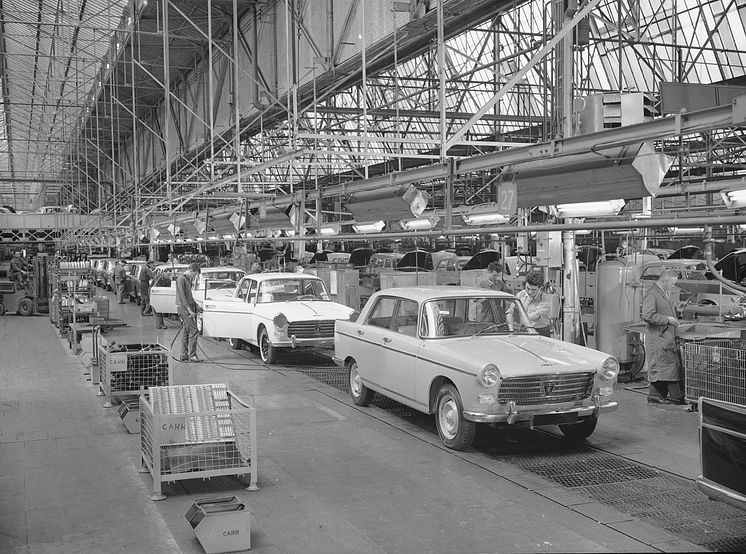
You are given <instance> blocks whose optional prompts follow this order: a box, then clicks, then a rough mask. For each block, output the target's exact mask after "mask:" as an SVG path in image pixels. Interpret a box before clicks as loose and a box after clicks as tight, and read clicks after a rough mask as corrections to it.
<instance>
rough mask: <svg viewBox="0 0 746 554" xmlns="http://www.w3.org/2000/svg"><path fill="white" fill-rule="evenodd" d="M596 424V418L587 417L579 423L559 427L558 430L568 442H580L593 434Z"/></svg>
mask: <svg viewBox="0 0 746 554" xmlns="http://www.w3.org/2000/svg"><path fill="white" fill-rule="evenodd" d="M596 423H598V418H597V417H589V418H588V419H586V420H584V421H581V422H580V423H566V424H563V425H560V426H559V428H560V431H562V434H563V435H565V437H567V438H568V439H569V440H573V441H582V440H583V439H587V438H588V437H590V436H591V435H592V434H593V431H595V430H596Z"/></svg>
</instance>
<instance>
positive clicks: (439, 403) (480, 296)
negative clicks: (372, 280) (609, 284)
mask: <svg viewBox="0 0 746 554" xmlns="http://www.w3.org/2000/svg"><path fill="white" fill-rule="evenodd" d="M334 348H335V352H334V361H335V362H336V363H337V364H338V365H340V366H341V367H344V368H346V369H347V372H348V379H349V387H350V395H351V396H352V400H353V401H354V402H355V404H357V405H359V406H366V405H368V404H369V403H370V402H371V400H372V398H373V393H374V392H378V393H380V394H383V395H385V396H388V397H390V398H392V399H394V400H396V401H397V402H401V403H402V404H406V405H407V406H410V407H411V408H414V409H415V410H419V411H421V412H424V413H426V414H435V424H436V428H437V430H438V434H439V435H440V438H441V440H442V441H443V443H444V444H445V445H446V446H447V447H449V448H453V449H456V450H463V449H466V448H469V446H470V445H471V444H472V442H473V439H474V434H475V431H476V425H477V424H478V423H489V424H493V425H495V426H505V427H511V426H540V425H555V424H556V425H559V428H560V430H561V431H562V433H563V434H564V435H565V436H567V437H568V438H569V439H575V440H580V439H584V438H586V437H588V436H590V435H591V433H593V431H594V429H595V428H596V423H597V421H598V416H599V414H601V413H605V412H610V411H613V410H616V408H617V403H616V402H615V401H613V400H612V395H613V393H614V385H615V383H616V378H617V374H618V372H619V363H618V362H617V360H616V359H615V358H614V357H612V356H609V355H607V354H604V353H602V352H598V351H596V350H592V349H590V348H586V347H583V346H578V345H576V344H571V343H568V342H563V341H560V340H555V339H551V338H547V337H544V336H542V335H539V334H538V333H537V332H536V331H535V330H534V329H533V328H532V327H531V326H530V323H529V320H528V317H527V316H526V314H525V312H524V310H523V307H522V305H521V303H520V301H518V300H517V299H516V297H515V296H513V295H511V294H507V293H503V292H497V291H490V290H485V289H474V288H467V287H458V288H454V287H448V286H440V287H437V286H435V287H407V288H392V289H384V290H381V291H379V292H377V293H375V294H374V295H373V296H372V297H371V298H370V300H369V301H368V303H367V304H366V305H365V307H364V308H363V310H362V312H361V313H360V315H359V317H357V318H356V319H355V321H337V324H336V331H335V338H334ZM465 352H468V356H467V355H465V354H464V353H465Z"/></svg>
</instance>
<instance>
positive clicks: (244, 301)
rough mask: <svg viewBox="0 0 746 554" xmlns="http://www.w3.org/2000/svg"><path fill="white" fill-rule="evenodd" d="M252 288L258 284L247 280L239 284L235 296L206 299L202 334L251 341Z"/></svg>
mask: <svg viewBox="0 0 746 554" xmlns="http://www.w3.org/2000/svg"><path fill="white" fill-rule="evenodd" d="M252 286H253V287H256V282H255V281H254V280H253V279H249V278H245V279H243V280H242V281H241V282H240V283H239V285H238V288H237V290H236V293H235V295H234V296H232V297H230V298H226V299H220V300H214V299H209V298H208V299H205V301H204V312H203V313H202V325H203V327H202V329H203V330H202V333H203V334H204V335H205V336H208V337H222V338H235V339H242V340H249V338H250V334H251V330H250V329H251V316H252V313H253V310H254V304H253V303H250V302H248V297H249V290H250V289H251V288H252ZM254 342H255V341H254Z"/></svg>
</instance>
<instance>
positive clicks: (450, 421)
mask: <svg viewBox="0 0 746 554" xmlns="http://www.w3.org/2000/svg"><path fill="white" fill-rule="evenodd" d="M439 419H440V428H441V430H442V431H443V434H444V435H445V436H446V437H447V438H449V439H452V438H453V437H455V436H456V432H457V431H458V408H457V406H456V403H455V402H454V401H453V399H452V398H449V399H447V400H445V401H443V402H442V403H441V405H440V418H439Z"/></svg>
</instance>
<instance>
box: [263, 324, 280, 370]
mask: <svg viewBox="0 0 746 554" xmlns="http://www.w3.org/2000/svg"><path fill="white" fill-rule="evenodd" d="M277 351H278V348H277V347H275V346H273V345H272V343H271V342H270V341H269V334H268V333H267V329H265V328H264V327H262V330H261V332H260V333H259V355H260V356H261V357H262V361H263V362H264V363H265V364H274V363H277Z"/></svg>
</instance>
